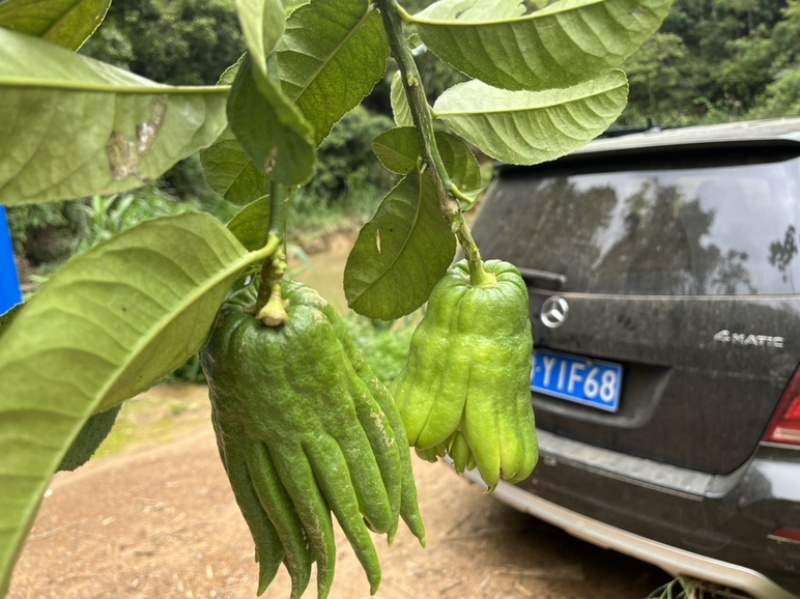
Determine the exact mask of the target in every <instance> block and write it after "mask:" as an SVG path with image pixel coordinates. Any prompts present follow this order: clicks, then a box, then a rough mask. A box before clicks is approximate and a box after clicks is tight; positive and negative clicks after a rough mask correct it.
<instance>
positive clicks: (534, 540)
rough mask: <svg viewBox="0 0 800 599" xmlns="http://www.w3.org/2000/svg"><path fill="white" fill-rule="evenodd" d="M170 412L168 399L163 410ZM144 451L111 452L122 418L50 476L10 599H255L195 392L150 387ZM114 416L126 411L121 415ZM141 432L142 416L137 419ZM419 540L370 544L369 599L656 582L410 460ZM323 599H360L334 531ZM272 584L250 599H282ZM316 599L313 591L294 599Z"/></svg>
mask: <svg viewBox="0 0 800 599" xmlns="http://www.w3.org/2000/svg"><path fill="white" fill-rule="evenodd" d="M176 398H177V399H176ZM150 400H151V401H153V403H155V404H157V405H160V406H162V407H163V406H166V408H164V409H166V410H167V411H168V415H169V416H170V418H171V419H172V420H170V422H171V424H170V426H163V422H164V418H159V419H158V420H157V422H158V424H159V426H155V425H154V424H153V422H151V423H150V424H151V425H152V426H151V428H152V429H153V430H156V429H158V430H161V433H160V434H157V435H151V436H150V437H149V438H150V439H151V442H152V441H153V440H155V442H156V443H157V444H156V445H151V446H147V447H141V446H138V447H137V446H135V445H131V444H130V443H121V442H120V441H119V437H120V435H122V437H124V436H125V427H126V426H138V427H141V426H146V425H147V423H145V424H142V422H133V423H131V419H133V420H137V419H139V420H142V419H143V418H145V416H144V414H152V410H144V409H139V410H138V411H137V409H136V407H135V405H136V404H135V403H134V402H128V404H132V405H133V406H134V407H133V408H132V411H131V412H130V413H129V414H128V416H126V419H123V422H122V424H121V425H120V427H119V428H120V431H119V432H118V433H117V440H116V441H112V444H113V443H116V444H117V445H116V446H115V447H114V451H115V452H116V453H114V454H113V455H110V456H107V457H100V458H97V459H93V460H92V461H91V462H89V463H88V464H87V465H85V466H83V467H82V468H80V469H78V470H77V471H76V472H74V473H59V474H58V475H56V477H55V478H54V480H53V482H52V484H51V486H50V490H49V491H48V493H47V496H46V498H45V499H44V501H43V504H42V508H41V511H40V513H39V515H38V518H37V520H36V521H35V524H34V527H33V530H32V532H31V534H30V537H29V539H28V542H27V544H26V546H25V549H24V552H23V554H22V557H21V559H20V562H19V564H18V566H17V568H16V571H15V574H14V578H13V581H12V585H11V593H10V599H50V598H52V599H56V598H58V599H117V598H158V599H171V598H196V599H201V598H203V599H205V598H216V599H239V598H243V599H249V598H251V597H255V591H256V565H255V564H254V562H253V543H252V540H251V539H250V537H249V533H248V531H247V529H246V526H245V523H244V521H243V520H242V517H241V515H240V514H239V511H238V509H237V507H236V504H235V502H234V499H233V495H232V493H231V490H230V487H229V485H228V481H227V479H226V478H225V474H224V471H223V469H222V466H221V464H220V461H219V457H218V455H217V450H216V446H215V442H214V436H213V432H212V431H211V427H210V424H209V423H208V409H207V400H206V399H205V388H204V387H200V386H196V387H181V388H180V389H179V390H177V391H176V390H175V389H174V388H170V387H160V388H156V389H155V390H153V391H151V393H150ZM128 404H126V406H127V405H128ZM148 417H149V418H152V415H151V416H148ZM414 463H415V470H416V478H417V485H418V489H419V493H420V506H421V509H422V514H423V517H424V518H425V523H426V526H427V536H428V546H427V548H425V549H423V548H421V547H420V546H419V544H418V543H417V542H416V539H414V538H413V537H412V536H411V534H410V533H409V532H408V531H407V530H405V529H404V528H402V526H401V530H400V532H399V533H398V535H397V538H396V540H395V542H394V545H393V546H392V547H387V546H386V543H385V540H384V538H383V537H376V538H375V542H376V546H377V548H378V551H379V554H380V557H381V564H382V568H383V581H382V583H381V586H380V589H379V591H378V593H377V595H376V597H379V598H381V599H439V598H441V599H484V598H486V599H510V598H514V599H527V598H537V599H567V598H569V599H572V598H574V599H589V598H591V599H612V598H613V599H643V598H644V597H646V596H647V595H648V594H649V593H650V592H651V591H652V590H653V589H655V588H656V587H658V586H659V585H661V584H663V583H664V582H666V581H667V580H668V578H667V577H666V575H664V574H663V573H662V572H661V571H659V570H658V569H656V568H653V567H651V566H648V565H646V564H643V563H641V562H638V561H636V560H633V559H631V558H628V557H625V556H622V555H620V554H617V553H614V552H609V551H605V550H602V549H598V548H596V547H594V546H591V545H588V544H586V543H584V542H582V541H579V540H577V539H574V538H572V537H570V536H569V535H567V534H565V533H563V532H562V531H560V530H558V529H556V528H553V527H551V526H549V525H546V524H544V523H542V522H540V521H537V520H535V519H533V518H531V517H529V516H526V515H523V514H520V513H517V512H515V511H514V510H512V509H511V508H508V507H506V506H504V505H503V504H501V503H500V502H499V501H497V500H495V499H493V498H492V497H491V496H487V495H486V494H485V493H484V492H483V491H482V490H481V489H480V488H478V487H477V486H474V485H472V484H471V483H469V482H467V481H466V480H464V479H460V478H459V477H458V476H456V474H455V473H454V472H453V471H452V470H450V468H449V467H448V466H446V465H444V464H441V463H439V464H428V463H426V462H422V461H420V460H418V459H416V458H415V459H414ZM337 546H338V548H339V551H338V555H337V560H338V561H337V565H336V577H335V581H334V585H333V590H332V592H331V595H330V597H331V598H332V599H360V598H362V597H363V598H366V597H368V596H369V586H368V584H367V581H366V578H365V576H364V574H363V572H362V570H361V568H360V566H359V564H358V562H357V561H356V559H355V557H354V555H353V552H352V550H351V548H350V547H349V545H348V544H347V542H346V540H345V539H344V536H343V535H342V533H341V531H337ZM289 593H290V584H289V578H288V576H287V575H286V573H285V571H284V570H282V571H281V572H280V574H279V575H278V577H277V578H276V580H275V582H274V583H273V584H272V585H271V586H270V587H269V588H268V589H267V591H266V593H265V594H264V595H263V597H266V598H269V599H272V598H276V599H277V598H282V599H288V597H289ZM315 596H316V593H315V592H314V590H313V583H312V585H311V587H310V589H309V590H308V591H307V592H306V593H305V595H304V596H303V597H304V598H305V599H311V598H313V597H315Z"/></svg>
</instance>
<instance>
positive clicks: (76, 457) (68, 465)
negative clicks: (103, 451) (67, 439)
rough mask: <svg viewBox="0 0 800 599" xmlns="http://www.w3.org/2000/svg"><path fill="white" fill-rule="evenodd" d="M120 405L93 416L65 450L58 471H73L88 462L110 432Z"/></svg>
mask: <svg viewBox="0 0 800 599" xmlns="http://www.w3.org/2000/svg"><path fill="white" fill-rule="evenodd" d="M121 408H122V405H118V406H114V407H113V408H111V409H110V410H106V411H105V412H100V413H99V414H93V415H92V416H91V417H90V418H89V420H87V421H86V422H85V423H84V424H83V426H82V427H81V430H80V432H79V433H78V436H77V437H75V440H74V441H73V442H72V444H71V445H70V446H69V449H67V453H66V454H65V455H64V458H63V459H62V460H61V463H60V464H59V465H58V470H68V471H71V470H75V469H76V468H79V467H81V466H83V465H84V464H85V463H86V462H88V461H89V460H90V459H91V458H92V456H93V455H94V453H95V452H96V451H97V448H98V447H100V444H101V443H102V442H103V441H104V440H105V438H106V437H107V436H108V433H110V432H111V429H112V428H113V427H114V422H116V420H117V415H118V414H119V411H120V409H121Z"/></svg>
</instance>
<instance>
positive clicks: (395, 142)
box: [372, 127, 481, 192]
mask: <svg viewBox="0 0 800 599" xmlns="http://www.w3.org/2000/svg"><path fill="white" fill-rule="evenodd" d="M435 136H436V146H437V147H438V149H439V154H440V155H441V157H442V163H443V164H444V168H445V170H446V171H447V174H448V176H449V177H450V180H451V181H452V182H453V183H455V184H456V185H457V186H458V187H459V189H461V190H462V191H465V192H469V191H474V190H476V189H479V188H480V187H481V168H480V165H479V164H478V160H477V158H475V155H474V154H473V153H472V151H471V150H470V149H469V146H467V144H465V143H464V142H463V141H462V140H461V139H460V138H458V137H456V136H455V135H451V134H449V133H445V132H444V131H437V132H436V133H435ZM372 150H373V151H374V152H375V155H376V156H377V157H378V160H380V161H381V164H383V166H385V167H386V168H387V169H388V170H390V171H392V172H393V173H398V174H400V175H405V174H406V173H410V172H411V171H412V170H414V169H415V168H417V166H418V160H419V157H420V155H421V154H422V148H421V146H420V142H419V133H418V132H417V130H416V128H414V127H396V128H394V129H389V130H388V131H384V132H383V133H381V134H380V135H378V137H376V138H375V139H374V140H373V142H372Z"/></svg>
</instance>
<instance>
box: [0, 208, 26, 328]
mask: <svg viewBox="0 0 800 599" xmlns="http://www.w3.org/2000/svg"><path fill="white" fill-rule="evenodd" d="M20 303H22V292H21V291H20V288H19V277H18V276H17V265H16V264H14V248H13V246H12V245H11V233H10V232H9V230H8V221H7V220H6V209H5V208H3V207H2V206H0V314H4V313H5V312H7V311H8V310H10V309H11V308H13V307H14V306H16V305H17V304H20Z"/></svg>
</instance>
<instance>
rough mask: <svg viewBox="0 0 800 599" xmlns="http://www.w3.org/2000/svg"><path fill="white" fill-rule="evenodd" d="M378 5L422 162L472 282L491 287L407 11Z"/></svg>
mask: <svg viewBox="0 0 800 599" xmlns="http://www.w3.org/2000/svg"><path fill="white" fill-rule="evenodd" d="M376 3H377V6H378V8H379V9H380V13H381V18H382V19H383V26H384V29H385V30H386V35H387V37H388V38H389V47H390V48H391V52H392V56H393V57H394V59H395V61H396V62H397V66H398V68H399V69H400V75H401V79H402V82H403V89H404V90H405V95H406V100H407V101H408V106H409V110H410V111H411V118H412V120H413V122H414V126H415V127H416V129H417V133H418V135H419V139H420V146H421V148H422V152H423V156H422V158H423V160H424V162H425V165H427V167H428V168H427V171H426V172H427V174H428V176H430V178H431V181H432V182H433V186H434V189H435V190H436V195H437V196H438V198H439V207H440V209H441V211H442V214H444V216H445V218H446V219H447V220H448V222H449V223H450V227H451V229H452V231H453V233H454V234H455V236H456V238H457V239H458V243H459V244H460V245H461V247H462V249H463V250H464V255H465V256H466V258H467V262H468V263H469V270H470V282H471V283H472V285H474V286H476V287H486V286H491V285H492V284H493V282H492V281H491V277H489V276H488V274H487V273H486V271H485V270H484V268H483V261H482V260H481V255H480V251H479V250H478V246H477V244H476V243H475V240H474V239H473V238H472V232H471V231H470V229H469V226H468V225H467V223H466V221H465V220H464V215H463V214H462V212H461V206H460V205H459V203H458V200H457V199H456V197H455V196H454V195H453V193H452V192H451V190H452V189H453V183H452V182H451V181H450V177H449V175H448V174H447V170H446V169H445V167H444V162H443V161H442V157H441V154H440V153H439V148H438V146H437V145H436V137H435V133H434V129H433V117H432V115H431V110H430V106H429V105H428V98H427V97H426V95H425V89H424V87H423V85H422V78H421V76H420V73H419V69H418V68H417V63H416V62H415V61H414V57H413V56H412V54H411V49H410V48H409V47H408V44H406V42H405V39H404V37H403V24H402V16H403V13H404V11H403V9H402V8H401V7H400V6H399V5H398V4H397V2H396V0H376Z"/></svg>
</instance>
